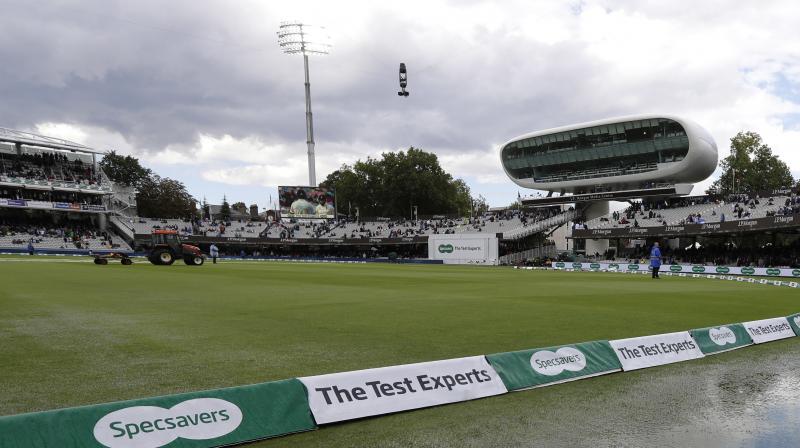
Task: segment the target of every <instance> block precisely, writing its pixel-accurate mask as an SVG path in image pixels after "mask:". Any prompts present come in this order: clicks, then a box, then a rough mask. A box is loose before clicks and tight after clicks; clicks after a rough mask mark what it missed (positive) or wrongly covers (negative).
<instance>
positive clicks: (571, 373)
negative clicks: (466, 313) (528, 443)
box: [486, 341, 622, 390]
mask: <svg viewBox="0 0 800 448" xmlns="http://www.w3.org/2000/svg"><path fill="white" fill-rule="evenodd" d="M486 359H488V360H489V364H491V365H492V367H494V369H495V370H496V371H497V374H498V375H500V378H501V379H502V380H503V384H505V385H506V389H508V390H522V389H529V388H532V387H539V386H549V385H552V384H558V383H564V382H567V381H573V380H578V379H581V378H589V377H592V376H598V375H604V374H606V373H612V372H618V371H620V370H621V369H622V366H620V364H619V361H618V360H617V357H616V356H614V350H613V349H612V348H611V346H610V345H609V344H608V341H593V342H583V343H580V344H571V345H561V346H557V347H547V348H537V349H533V350H520V351H516V352H507V353H496V354H493V355H487V356H486Z"/></svg>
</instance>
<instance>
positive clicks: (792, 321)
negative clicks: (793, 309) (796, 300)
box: [786, 313, 800, 336]
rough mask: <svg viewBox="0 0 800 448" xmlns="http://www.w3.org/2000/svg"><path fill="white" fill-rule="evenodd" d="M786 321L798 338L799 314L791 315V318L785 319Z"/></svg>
mask: <svg viewBox="0 0 800 448" xmlns="http://www.w3.org/2000/svg"><path fill="white" fill-rule="evenodd" d="M786 320H788V321H789V325H791V326H792V330H794V334H796V335H798V336H800V313H797V314H792V315H791V316H789V317H787V318H786Z"/></svg>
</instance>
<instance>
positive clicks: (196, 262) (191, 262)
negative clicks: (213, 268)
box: [183, 254, 205, 266]
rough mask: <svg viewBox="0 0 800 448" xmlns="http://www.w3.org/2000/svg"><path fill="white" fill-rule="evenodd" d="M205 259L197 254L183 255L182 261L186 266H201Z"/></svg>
mask: <svg viewBox="0 0 800 448" xmlns="http://www.w3.org/2000/svg"><path fill="white" fill-rule="evenodd" d="M204 261H205V260H204V259H203V257H201V256H199V255H191V254H189V255H184V256H183V262H184V263H186V265H188V266H201V265H202V264H203V262H204Z"/></svg>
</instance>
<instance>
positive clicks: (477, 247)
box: [428, 234, 580, 265]
mask: <svg viewBox="0 0 800 448" xmlns="http://www.w3.org/2000/svg"><path fill="white" fill-rule="evenodd" d="M428 258H430V259H431V260H442V261H444V263H445V264H492V265H493V264H496V263H497V260H498V259H499V256H498V239H497V237H496V236H494V235H482V234H435V235H430V236H429V237H428ZM578 264H580V263H578Z"/></svg>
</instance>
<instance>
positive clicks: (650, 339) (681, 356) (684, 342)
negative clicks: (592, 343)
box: [609, 331, 704, 371]
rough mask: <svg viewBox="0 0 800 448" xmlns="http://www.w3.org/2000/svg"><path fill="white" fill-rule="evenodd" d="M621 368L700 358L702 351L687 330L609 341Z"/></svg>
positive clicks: (638, 367) (631, 368) (651, 365)
mask: <svg viewBox="0 0 800 448" xmlns="http://www.w3.org/2000/svg"><path fill="white" fill-rule="evenodd" d="M609 344H611V347H612V348H613V349H614V354H615V355H617V358H618V359H619V362H620V364H622V370H625V371H628V370H636V369H644V368H646V367H654V366H660V365H663V364H671V363H673V362H680V361H688V360H690V359H697V358H702V357H703V356H704V355H703V352H701V351H700V348H699V347H698V346H697V342H695V340H694V339H692V336H691V335H690V334H689V332H688V331H679V332H676V333H666V334H659V335H653V336H643V337H639V338H629V339H617V340H615V341H609Z"/></svg>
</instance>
